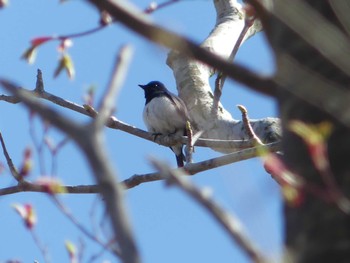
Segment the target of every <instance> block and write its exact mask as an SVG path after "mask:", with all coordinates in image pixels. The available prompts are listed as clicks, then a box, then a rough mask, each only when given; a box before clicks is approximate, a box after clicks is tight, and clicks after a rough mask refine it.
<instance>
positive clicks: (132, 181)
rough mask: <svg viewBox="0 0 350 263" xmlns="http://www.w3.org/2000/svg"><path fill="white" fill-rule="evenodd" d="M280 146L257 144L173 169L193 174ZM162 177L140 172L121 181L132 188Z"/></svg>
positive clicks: (277, 144) (252, 156)
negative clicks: (140, 173)
mask: <svg viewBox="0 0 350 263" xmlns="http://www.w3.org/2000/svg"><path fill="white" fill-rule="evenodd" d="M280 148H281V145H280V143H270V144H265V145H264V146H258V147H254V148H249V149H245V150H241V151H238V152H234V153H230V154H227V155H224V156H220V157H217V158H213V159H209V160H206V161H203V162H198V163H189V164H186V165H185V166H184V167H183V168H179V169H175V170H181V171H182V173H186V174H188V175H194V174H197V173H199V172H203V171H207V170H210V169H214V168H217V167H220V166H224V165H227V164H232V163H236V162H239V161H242V160H247V159H250V158H254V157H257V156H259V153H260V152H266V151H271V152H274V151H278V150H280ZM163 179H164V178H163V177H162V176H161V175H160V174H159V173H149V174H142V175H133V176H132V177H130V178H128V179H126V180H124V181H123V182H122V183H123V185H124V186H125V187H126V188H133V187H135V186H137V185H139V184H142V183H146V182H153V181H158V180H163Z"/></svg>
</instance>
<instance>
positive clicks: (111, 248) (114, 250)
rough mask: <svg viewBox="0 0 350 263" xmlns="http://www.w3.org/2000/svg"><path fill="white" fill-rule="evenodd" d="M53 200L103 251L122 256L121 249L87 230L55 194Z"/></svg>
mask: <svg viewBox="0 0 350 263" xmlns="http://www.w3.org/2000/svg"><path fill="white" fill-rule="evenodd" d="M51 200H52V201H53V203H54V204H55V205H56V207H57V208H58V209H59V210H60V211H61V212H62V213H63V214H64V215H65V216H66V218H68V220H69V221H70V222H71V223H72V224H73V225H74V226H75V227H76V228H78V229H79V230H80V231H81V232H82V233H83V234H84V235H85V236H87V237H88V238H90V239H91V240H92V241H94V242H95V243H97V244H98V245H100V246H101V247H102V248H103V251H105V250H107V251H113V252H114V253H115V254H117V255H119V256H120V251H119V250H117V249H116V248H115V247H114V246H110V245H108V244H104V243H103V242H102V241H101V240H99V239H98V238H97V236H95V235H93V234H92V233H91V232H90V231H89V230H87V229H86V228H85V227H84V226H83V225H82V224H81V223H80V222H79V221H78V220H77V219H76V218H75V217H74V215H73V214H72V213H71V212H70V211H69V210H68V209H67V208H66V207H65V206H64V205H63V204H62V203H61V202H60V200H58V198H57V197H56V196H55V195H53V196H51Z"/></svg>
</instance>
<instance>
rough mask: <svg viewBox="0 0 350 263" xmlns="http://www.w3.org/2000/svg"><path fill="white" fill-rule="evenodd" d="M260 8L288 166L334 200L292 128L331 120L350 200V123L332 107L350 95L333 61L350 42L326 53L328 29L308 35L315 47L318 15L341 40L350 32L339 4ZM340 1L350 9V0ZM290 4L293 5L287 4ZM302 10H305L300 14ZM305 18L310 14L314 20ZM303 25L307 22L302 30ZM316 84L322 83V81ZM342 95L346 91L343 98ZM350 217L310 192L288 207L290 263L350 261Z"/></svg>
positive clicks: (334, 157) (333, 149)
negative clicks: (296, 123)
mask: <svg viewBox="0 0 350 263" xmlns="http://www.w3.org/2000/svg"><path fill="white" fill-rule="evenodd" d="M254 2H255V5H256V8H257V9H258V13H259V14H260V16H261V19H262V21H263V25H264V29H265V32H266V35H267V38H268V40H269V42H270V44H271V46H272V48H273V50H274V52H275V55H276V61H277V73H276V77H275V79H276V81H277V82H278V84H279V90H278V94H277V100H278V103H279V111H280V116H281V122H282V129H283V142H282V145H283V146H282V147H283V152H284V161H285V163H286V165H287V166H288V167H289V168H290V169H291V170H292V171H293V172H295V173H297V174H299V175H301V176H302V177H303V178H304V179H305V181H306V185H311V184H313V185H317V186H319V187H321V189H323V190H324V191H323V193H324V195H325V196H327V195H328V197H329V194H330V193H329V191H328V192H327V185H326V184H325V183H324V180H322V176H321V175H320V173H319V172H318V170H317V169H315V166H314V164H313V162H312V160H311V158H310V155H309V151H308V149H307V147H306V145H305V143H304V141H303V140H302V139H301V138H300V137H298V136H297V135H296V134H295V133H293V132H292V131H291V130H290V129H289V124H290V121H292V120H299V121H302V122H303V123H306V124H319V123H321V122H325V121H327V122H330V123H331V124H332V126H333V132H332V134H331V136H330V137H329V139H328V141H327V145H328V156H329V162H330V167H331V174H332V175H331V176H333V177H334V178H335V180H336V183H337V185H338V187H339V190H340V191H341V192H342V193H343V194H345V196H346V197H349V196H350V177H349V175H350V162H349V156H350V132H349V125H348V123H346V122H344V120H343V119H342V118H341V116H340V114H339V115H338V114H335V111H333V110H334V108H335V107H334V106H333V108H332V107H330V105H331V104H337V103H336V102H337V101H338V100H340V99H341V98H340V97H339V96H341V94H346V93H347V91H346V90H347V89H349V87H350V86H349V84H350V77H349V75H348V74H346V71H347V68H344V67H342V68H341V67H339V63H338V61H335V60H334V59H333V60H332V59H330V54H333V55H334V56H340V57H341V55H342V54H338V53H339V52H338V51H339V50H340V48H341V46H342V45H343V44H344V43H331V42H330V43H329V44H330V45H329V46H331V48H329V49H328V50H327V49H323V48H324V44H328V43H321V42H322V40H321V39H319V38H317V35H316V34H317V32H316V30H322V29H323V28H315V32H313V31H309V32H308V34H310V35H312V34H314V35H313V36H314V42H313V43H312V41H310V38H309V36H310V35H309V36H307V35H305V32H304V33H303V32H301V31H302V28H304V29H305V28H307V23H311V21H312V18H314V17H316V18H320V20H319V21H323V22H324V24H319V26H320V27H324V29H325V32H326V29H327V27H329V26H331V27H332V30H333V31H334V30H335V31H337V32H338V33H340V34H346V31H345V30H344V27H343V25H342V24H341V23H340V22H339V19H338V18H339V17H338V16H337V15H336V14H335V13H334V11H333V9H332V6H331V4H330V3H329V2H328V1H325V0H307V1H295V0H290V1H285V0H283V1H279V0H272V1H269V2H270V4H271V3H272V5H267V4H266V3H267V2H268V1H265V6H263V5H261V3H260V4H259V3H258V2H257V1H254ZM282 2H284V3H282ZM330 2H331V1H330ZM337 2H343V3H342V4H345V6H346V5H349V4H347V3H346V0H344V1H337ZM285 4H287V5H288V6H283V5H285ZM300 6H301V7H303V8H302V9H298V7H300ZM298 10H299V11H300V12H299V11H298ZM284 11H287V12H292V11H297V12H299V16H294V18H288V17H287V15H286V13H283V12H284ZM305 12H308V13H307V15H305V14H306V13H305ZM317 21H318V20H317ZM298 23H304V24H303V25H302V24H300V25H301V26H300V27H298V25H299V24H298ZM329 23H330V24H329ZM293 25H295V26H293ZM348 26H350V25H348ZM298 28H299V29H298ZM329 38H331V36H330V35H329ZM328 41H334V40H332V39H328ZM346 44H348V43H346ZM347 55H348V54H343V56H347ZM347 59H348V57H347ZM307 76H309V77H307ZM312 79H316V80H318V83H316V82H315V81H314V80H312ZM322 82H323V83H322ZM320 83H321V84H320ZM330 84H331V85H330ZM336 89H337V90H338V89H341V90H343V91H344V92H343V93H338V92H335V91H336ZM320 93H321V94H320ZM317 101H318V102H319V103H317ZM343 111H344V112H343V113H346V112H347V111H348V109H346V108H343ZM337 115H338V116H337ZM328 190H329V189H328ZM346 212H348V211H345V212H344V211H341V209H339V207H337V205H336V203H335V201H334V200H328V202H326V201H325V200H324V199H322V198H321V197H320V196H317V195H315V194H311V193H310V192H307V191H305V192H304V199H303V201H302V202H301V204H300V205H298V206H289V205H287V204H286V205H285V208H284V216H285V232H286V233H285V243H286V246H287V250H288V253H287V254H288V257H289V260H290V261H289V260H288V261H287V262H300V263H304V262H305V263H306V262H307V263H309V262H337V263H339V262H350V217H349V214H346Z"/></svg>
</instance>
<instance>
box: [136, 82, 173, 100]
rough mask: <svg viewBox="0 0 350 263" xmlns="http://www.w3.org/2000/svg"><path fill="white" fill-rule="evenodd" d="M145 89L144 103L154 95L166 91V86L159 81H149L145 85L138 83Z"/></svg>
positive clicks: (160, 94)
mask: <svg viewBox="0 0 350 263" xmlns="http://www.w3.org/2000/svg"><path fill="white" fill-rule="evenodd" d="M139 87H141V88H142V89H143V90H144V91H145V98H146V103H147V102H149V101H150V100H151V99H152V98H154V97H159V96H162V95H164V94H165V93H167V92H168V90H167V89H166V87H165V86H164V84H163V83H161V82H160V81H151V82H150V83H148V84H146V85H139Z"/></svg>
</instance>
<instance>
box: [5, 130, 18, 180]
mask: <svg viewBox="0 0 350 263" xmlns="http://www.w3.org/2000/svg"><path fill="white" fill-rule="evenodd" d="M0 142H1V146H2V150H3V153H4V156H5V158H6V161H7V165H8V167H9V169H10V172H11V174H12V176H13V177H14V178H15V179H16V180H17V182H22V181H23V177H22V176H20V175H19V174H18V171H17V169H16V167H15V165H14V164H13V162H12V159H11V157H10V155H9V153H8V151H7V148H6V145H5V141H4V138H3V137H2V133H1V132H0Z"/></svg>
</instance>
